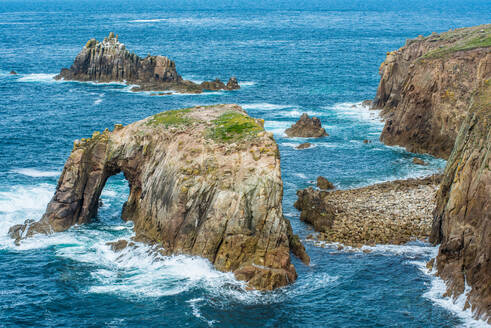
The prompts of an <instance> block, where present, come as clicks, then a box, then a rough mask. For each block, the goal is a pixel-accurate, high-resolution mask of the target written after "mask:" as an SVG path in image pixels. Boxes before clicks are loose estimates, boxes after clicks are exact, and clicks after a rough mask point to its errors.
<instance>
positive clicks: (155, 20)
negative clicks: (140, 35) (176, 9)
mask: <svg viewBox="0 0 491 328" xmlns="http://www.w3.org/2000/svg"><path fill="white" fill-rule="evenodd" d="M166 20H168V19H167V18H154V19H134V20H130V21H129V22H130V23H157V22H164V21H166Z"/></svg>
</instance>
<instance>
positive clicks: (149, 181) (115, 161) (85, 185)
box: [10, 105, 309, 289]
mask: <svg viewBox="0 0 491 328" xmlns="http://www.w3.org/2000/svg"><path fill="white" fill-rule="evenodd" d="M119 172H123V173H124V175H125V177H126V179H127V180H128V182H129V185H130V195H129V197H128V201H127V202H126V203H125V205H124V207H123V211H122V218H123V219H124V220H131V221H133V222H134V230H135V234H136V239H137V240H144V241H146V242H148V243H152V244H156V245H159V246H161V247H162V250H161V251H162V252H164V253H165V254H176V253H185V254H191V255H199V256H203V257H205V258H207V259H208V260H210V261H211V262H212V263H213V264H214V265H215V267H216V268H217V269H218V270H221V271H232V272H234V274H235V276H236V277H237V278H238V279H241V280H245V281H248V284H249V286H250V287H253V288H257V289H274V288H277V287H280V286H284V285H287V284H289V283H291V282H293V281H294V280H295V279H296V271H295V268H294V266H293V264H292V263H291V262H290V250H291V251H293V252H294V253H295V254H296V255H298V256H299V257H301V258H302V259H303V260H304V261H305V262H308V261H309V259H308V255H307V254H306V253H305V249H304V248H303V245H302V244H301V243H300V241H299V240H298V237H297V236H294V235H293V234H292V230H291V227H290V223H289V221H287V220H286V219H284V218H283V213H282V204H281V201H282V195H283V184H282V181H281V170H280V159H279V152H278V146H277V145H276V143H275V141H274V139H273V137H272V134H270V133H267V132H265V131H264V129H263V127H262V120H255V119H253V118H251V117H249V116H248V115H247V114H246V113H245V112H244V111H243V110H242V109H241V108H240V107H239V106H237V105H216V106H207V107H194V108H187V109H181V110H173V111H166V112H163V113H160V114H156V115H154V116H151V117H149V118H146V119H144V120H142V121H139V122H136V123H133V124H130V125H128V126H126V127H123V126H121V125H117V126H115V129H114V131H113V132H109V131H107V130H106V131H104V132H103V133H97V132H96V133H94V134H93V136H92V138H89V139H82V140H81V141H75V143H74V148H73V150H72V153H71V155H70V157H69V158H68V160H67V161H66V163H65V167H64V169H63V173H62V174H61V177H60V179H59V182H58V186H57V189H56V192H55V195H54V197H53V198H52V200H51V201H50V203H49V204H48V207H47V209H46V213H45V214H44V215H43V217H42V218H41V220H40V221H38V222H32V221H26V223H25V224H23V225H17V226H14V227H12V228H11V229H10V235H11V236H12V237H13V238H16V239H17V240H18V241H19V240H20V239H22V238H26V237H29V236H31V235H33V234H35V233H51V232H58V231H64V230H66V229H68V228H70V227H71V226H73V225H74V224H84V223H87V222H90V221H91V219H93V218H94V217H95V216H96V215H97V207H98V201H99V196H100V195H101V192H102V189H103V188H104V185H105V183H106V180H107V179H108V178H109V177H110V176H112V175H114V174H117V173H119Z"/></svg>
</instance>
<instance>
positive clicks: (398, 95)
mask: <svg viewBox="0 0 491 328" xmlns="http://www.w3.org/2000/svg"><path fill="white" fill-rule="evenodd" d="M379 72H380V75H381V80H380V84H379V86H378V90H377V95H376V97H375V99H374V101H373V105H372V107H373V108H376V109H382V116H383V117H384V118H385V120H386V123H385V127H384V129H383V131H382V135H381V137H380V138H381V140H382V141H383V142H384V143H385V144H388V145H399V146H403V147H405V148H406V149H407V150H408V151H411V152H417V153H429V154H432V155H434V156H437V157H441V158H448V156H449V155H450V153H451V152H452V149H453V146H454V143H455V140H456V138H457V134H458V132H459V128H460V126H461V124H462V122H463V121H464V119H465V117H466V115H467V112H468V109H469V105H470V102H471V97H472V94H473V92H474V91H475V90H477V88H478V87H479V85H480V84H481V83H482V82H483V81H485V80H487V79H489V78H490V77H491V25H481V26H476V27H470V28H461V29H456V30H453V31H448V32H445V33H441V34H436V33H433V34H432V35H430V36H428V37H423V36H419V37H418V38H417V39H414V40H408V41H407V42H406V45H405V46H404V47H402V48H400V49H399V50H396V51H392V52H389V53H387V58H386V59H385V61H384V62H383V63H382V65H381V66H380V71H379Z"/></svg>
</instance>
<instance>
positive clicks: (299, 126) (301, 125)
mask: <svg viewBox="0 0 491 328" xmlns="http://www.w3.org/2000/svg"><path fill="white" fill-rule="evenodd" d="M285 133H286V135H287V136H289V137H300V138H320V137H325V136H328V134H327V132H326V130H324V128H323V127H322V125H321V121H320V120H319V119H318V118H317V117H309V116H308V115H307V114H306V113H303V114H302V116H300V119H299V120H298V121H297V123H295V124H293V125H292V126H291V127H290V128H288V129H286V130H285Z"/></svg>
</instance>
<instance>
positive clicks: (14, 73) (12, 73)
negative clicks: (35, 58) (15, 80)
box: [9, 70, 17, 75]
mask: <svg viewBox="0 0 491 328" xmlns="http://www.w3.org/2000/svg"><path fill="white" fill-rule="evenodd" d="M9 74H10V75H17V72H16V71H14V70H11V71H10V73H9Z"/></svg>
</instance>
